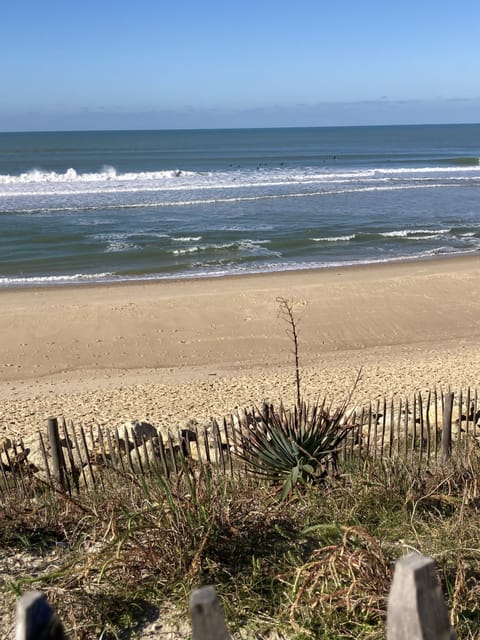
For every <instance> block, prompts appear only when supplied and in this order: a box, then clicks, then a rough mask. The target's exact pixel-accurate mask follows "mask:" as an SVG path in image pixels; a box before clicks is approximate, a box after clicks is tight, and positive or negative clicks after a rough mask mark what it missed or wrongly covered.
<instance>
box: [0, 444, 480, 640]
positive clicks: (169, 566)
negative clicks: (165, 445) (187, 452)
mask: <svg viewBox="0 0 480 640" xmlns="http://www.w3.org/2000/svg"><path fill="white" fill-rule="evenodd" d="M479 474H480V461H479V460H478V459H477V458H476V457H475V456H472V457H471V459H470V460H468V462H465V461H459V460H456V459H455V458H453V459H452V460H451V461H450V462H448V463H445V464H444V465H441V466H439V467H438V468H437V469H430V470H425V469H420V468H419V466H418V464H416V463H415V461H414V460H413V461H405V460H400V459H396V458H391V459H388V460H372V459H371V458H360V457H358V458H356V459H352V460H349V461H348V462H347V463H346V466H345V467H344V468H343V469H342V473H341V475H339V476H337V477H332V476H331V475H327V476H325V478H324V479H323V480H322V484H321V488H320V486H319V483H318V482H306V483H304V484H302V486H301V490H296V491H291V492H289V493H288V495H287V496H286V497H285V499H284V500H281V501H280V500H278V499H277V493H276V492H277V489H276V486H275V485H271V484H269V483H266V482H265V481H264V480H263V479H262V478H261V477H257V476H250V475H245V474H233V475H232V474H230V475H227V474H223V473H218V472H216V471H215V470H213V469H209V468H208V467H206V468H203V467H202V469H200V470H198V471H197V472H196V473H195V474H193V473H192V472H190V473H189V472H188V469H187V467H185V469H183V471H182V470H181V472H180V473H179V474H178V475H176V476H174V477H172V478H171V479H170V480H167V479H165V478H164V477H161V476H158V475H156V474H152V475H151V476H145V477H144V478H143V479H142V481H141V482H140V481H139V480H138V478H135V477H133V476H130V475H122V474H120V473H119V472H117V471H115V470H113V469H111V470H105V473H104V477H103V489H102V490H93V489H92V490H90V491H88V492H87V491H86V492H85V493H83V494H80V495H78V496H75V497H73V498H70V497H69V496H67V495H62V494H61V493H59V492H58V491H53V490H52V491H51V492H49V491H47V490H46V489H45V487H44V488H43V489H42V491H39V492H38V493H35V492H34V493H32V494H30V495H28V496H25V494H24V493H21V492H19V493H18V494H15V491H12V493H10V494H8V495H3V496H2V499H1V506H0V508H1V518H0V553H1V557H2V558H3V559H4V560H5V558H7V559H9V561H8V562H6V564H5V567H6V569H4V575H3V582H2V584H1V585H0V589H1V592H2V593H1V596H2V599H3V600H4V603H5V604H4V606H5V607H11V608H12V611H13V609H14V602H15V597H17V596H18V595H19V594H20V593H23V592H24V591H26V590H28V589H32V588H39V589H41V590H42V591H43V592H44V593H45V594H46V596H47V598H48V599H49V601H50V602H51V603H52V604H53V606H54V607H55V609H56V610H57V612H58V613H59V615H60V617H61V619H62V620H63V622H64V625H65V628H66V632H67V636H68V637H69V638H72V639H74V640H77V639H78V640H79V639H82V640H90V639H93V638H99V637H102V638H104V639H113V638H132V639H133V638H136V637H139V634H140V635H141V634H142V632H145V628H148V627H149V625H150V624H152V623H153V622H154V621H155V620H157V619H158V617H159V616H160V623H161V625H162V632H163V631H164V630H165V629H168V630H169V631H168V632H169V633H171V634H172V635H173V636H174V637H178V638H187V637H189V636H190V629H189V624H188V613H187V607H188V596H189V593H190V591H191V590H192V589H193V588H195V587H197V586H200V585H204V584H212V585H214V586H215V588H216V590H217V592H218V594H219V596H220V599H221V602H222V606H223V608H224V611H225V616H226V619H227V621H228V624H229V627H230V630H231V632H232V634H234V635H235V634H236V635H237V637H242V638H264V637H267V636H268V637H285V638H286V637H288V638H294V639H298V640H300V639H302V640H303V639H304V638H310V637H316V638H320V639H325V640H326V639H329V640H330V639H331V640H333V639H337V638H350V637H355V638H359V639H365V640H373V639H376V638H381V637H385V612H386V602H387V595H388V590H389V587H390V584H391V579H392V569H393V564H394V562H395V560H396V559H397V558H398V557H400V556H402V555H404V554H406V553H408V552H411V551H412V550H416V551H418V552H421V553H423V554H424V555H427V556H431V557H433V558H434V560H435V561H436V564H437V567H438V570H439V576H440V580H441V583H442V588H443V591H444V593H445V597H446V599H447V601H448V606H449V607H450V610H451V615H452V621H453V623H454V625H455V627H456V631H457V634H458V636H459V637H471V638H474V637H477V634H478V631H477V630H478V628H479V627H480V606H479V604H478V603H479V602H480V598H479V596H480V545H479V541H478V531H479V530H480V509H479V508H478V496H477V489H476V482H477V480H476V479H477V478H478V475H479ZM150 637H152V636H150Z"/></svg>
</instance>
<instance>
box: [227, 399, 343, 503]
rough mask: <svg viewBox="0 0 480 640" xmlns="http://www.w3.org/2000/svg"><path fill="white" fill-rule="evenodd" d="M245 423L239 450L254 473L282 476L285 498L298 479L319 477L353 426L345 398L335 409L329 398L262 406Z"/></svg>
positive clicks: (304, 480) (275, 478)
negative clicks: (330, 406) (327, 403)
mask: <svg viewBox="0 0 480 640" xmlns="http://www.w3.org/2000/svg"><path fill="white" fill-rule="evenodd" d="M247 423H248V428H247V430H246V432H245V431H243V433H242V442H243V447H242V451H241V452H240V453H238V456H239V457H240V458H241V459H242V460H243V461H244V462H245V463H246V465H247V469H248V470H249V471H250V472H251V473H253V474H254V475H257V476H260V477H264V478H267V479H269V480H273V481H277V482H281V483H282V484H283V486H282V492H281V498H282V499H283V498H285V497H286V496H287V495H288V494H289V493H290V492H291V490H292V489H293V487H294V486H295V485H296V484H297V483H308V482H318V481H319V480H320V478H322V477H323V476H324V475H325V474H326V468H327V466H328V464H329V463H330V464H333V465H336V458H337V452H338V449H339V446H340V444H341V443H342V442H343V440H344V439H345V438H346V437H347V435H348V433H349V431H350V429H351V427H352V425H349V424H348V417H347V407H346V403H345V404H344V405H343V406H341V407H339V408H337V409H335V410H334V411H332V410H331V409H327V408H326V407H325V401H324V402H323V403H322V404H320V403H316V404H314V405H312V406H311V407H309V406H307V405H306V404H305V403H301V404H300V406H295V407H294V409H292V410H286V409H284V408H283V406H282V405H280V407H279V409H278V410H276V409H275V407H274V406H273V405H268V406H264V408H263V410H262V411H257V412H256V414H253V413H249V414H247Z"/></svg>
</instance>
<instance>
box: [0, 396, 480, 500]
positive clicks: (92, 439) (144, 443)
mask: <svg viewBox="0 0 480 640" xmlns="http://www.w3.org/2000/svg"><path fill="white" fill-rule="evenodd" d="M263 410H264V411H266V410H268V408H267V407H264V409H263ZM325 410H326V411H328V407H325ZM280 411H283V412H286V411H287V410H286V409H284V408H282V407H281V408H280ZM346 420H347V424H348V425H349V431H348V436H347V438H345V439H344V440H343V442H342V445H341V447H340V450H339V451H337V452H335V459H336V461H337V462H339V463H342V462H345V461H348V460H354V459H360V460H362V459H367V458H371V459H373V460H377V459H385V458H393V457H399V458H402V459H405V460H410V461H412V462H415V463H416V464H418V465H419V467H425V468H432V467H433V466H435V465H437V464H442V463H444V462H445V461H446V460H448V458H449V457H450V455H451V454H452V451H455V454H456V455H457V456H462V455H469V454H470V453H471V452H472V451H473V450H475V449H476V448H477V446H478V438H479V436H480V399H479V398H478V394H477V391H476V390H472V389H470V388H468V389H467V390H466V392H463V391H460V392H459V393H457V394H455V393H453V392H451V391H448V392H442V391H440V392H438V391H437V390H433V391H429V392H427V393H417V394H415V395H414V396H413V397H412V398H410V399H402V398H391V399H390V400H388V401H387V399H383V400H382V401H380V400H377V401H376V402H375V403H370V404H369V405H368V406H366V407H363V408H362V409H360V410H356V411H353V412H351V413H350V414H347V417H346ZM258 421H260V424H261V414H259V413H258V411H256V410H255V409H252V410H248V411H247V410H244V411H241V412H238V413H237V414H235V415H231V416H229V417H228V418H227V417H226V418H224V419H223V420H222V421H221V422H220V423H219V422H218V421H217V420H215V419H212V420H211V422H210V424H209V425H208V426H206V427H204V428H201V429H198V428H196V427H194V428H185V429H181V430H179V431H178V433H176V434H171V433H169V434H168V435H167V436H166V437H165V436H162V435H161V434H160V433H158V432H157V430H156V429H155V428H154V427H152V426H151V425H146V424H145V423H139V425H140V428H139V430H138V431H137V432H135V431H132V430H128V429H127V428H126V427H125V428H123V429H118V428H115V429H108V428H105V427H100V426H95V427H94V426H93V425H89V426H88V428H86V427H84V426H82V425H74V424H72V423H69V424H67V422H66V421H65V420H64V419H62V420H60V421H59V420H57V419H56V418H51V419H49V420H48V426H47V430H46V432H43V433H42V432H41V431H39V433H38V451H39V452H40V456H39V455H37V456H36V458H35V462H32V454H31V451H30V449H29V448H27V447H25V445H24V443H23V441H22V440H21V439H20V440H19V441H12V442H10V441H8V442H6V440H8V439H4V441H3V445H2V443H1V441H0V498H1V497H2V494H4V493H9V492H12V491H14V492H20V493H21V494H22V493H25V494H28V492H29V491H31V487H32V483H31V482H30V479H31V478H32V477H35V478H37V479H39V481H41V482H46V483H48V484H50V485H55V486H56V487H57V488H60V489H61V490H64V491H67V492H68V493H69V494H72V493H73V492H76V493H79V492H80V491H84V490H86V489H90V488H92V487H102V483H103V473H104V471H105V470H106V469H109V470H113V471H115V472H117V473H119V474H122V475H124V476H128V477H137V478H138V477H141V476H147V475H149V474H152V473H155V474H161V475H162V476H165V477H171V476H173V477H176V476H178V475H179V474H180V473H183V472H184V471H185V464H186V463H187V467H190V468H193V467H195V468H196V469H198V468H199V467H201V466H202V465H207V466H208V467H209V468H213V469H215V470H216V472H219V473H224V474H225V473H228V474H231V475H232V476H233V475H242V474H245V473H246V469H245V465H243V464H242V463H241V462H240V458H241V456H239V454H241V453H242V451H243V447H244V446H245V442H246V441H247V440H248V430H249V429H251V428H252V425H253V426H255V425H257V424H258ZM147 427H148V428H147ZM242 434H247V437H245V436H244V435H242ZM33 484H34V483H33Z"/></svg>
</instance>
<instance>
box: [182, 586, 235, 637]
mask: <svg viewBox="0 0 480 640" xmlns="http://www.w3.org/2000/svg"><path fill="white" fill-rule="evenodd" d="M190 617H191V619H192V637H193V640H230V635H229V633H228V631H227V625H226V624H225V618H224V616H223V611H222V606H221V604H220V602H219V600H218V597H217V593H216V591H215V588H214V587H201V588H200V589H195V590H194V591H192V593H191V594H190Z"/></svg>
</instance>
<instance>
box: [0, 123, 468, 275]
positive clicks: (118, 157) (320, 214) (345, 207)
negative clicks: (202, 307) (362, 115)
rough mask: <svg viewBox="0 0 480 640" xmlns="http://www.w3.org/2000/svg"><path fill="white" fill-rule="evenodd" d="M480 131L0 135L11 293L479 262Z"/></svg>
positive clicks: (0, 249) (3, 267) (1, 246)
mask: <svg viewBox="0 0 480 640" xmlns="http://www.w3.org/2000/svg"><path fill="white" fill-rule="evenodd" d="M479 156H480V125H432V126H396V127H343V128H306V129H249V130H245V129H239V130H210V131H140V132H139V131H121V132H115V131H108V132H55V133H4V134H0V231H1V233H0V286H19V285H38V284H45V285H54V284H64V283H74V282H92V281H118V280H128V279H140V280H144V279H160V278H172V277H176V278H184V277H206V276H216V275H225V274H241V273H258V272H265V271H281V270H287V269H308V268H318V267H327V266H338V265H343V264H357V263H370V262H383V261H390V260H399V259H408V258H421V257H428V256H433V255H452V254H463V253H472V252H477V251H478V250H479V247H480V191H479V189H478V188H479V186H480V165H479Z"/></svg>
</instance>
